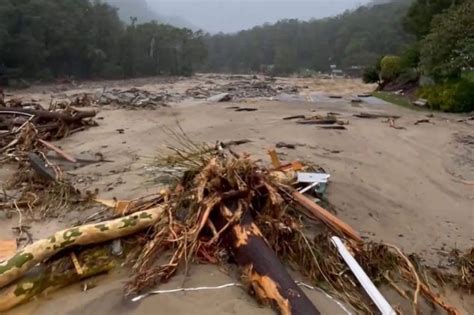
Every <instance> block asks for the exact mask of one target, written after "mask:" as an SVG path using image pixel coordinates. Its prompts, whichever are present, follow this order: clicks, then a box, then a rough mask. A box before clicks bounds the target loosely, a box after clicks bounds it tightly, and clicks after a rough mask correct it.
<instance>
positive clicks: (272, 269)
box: [226, 211, 320, 315]
mask: <svg viewBox="0 0 474 315" xmlns="http://www.w3.org/2000/svg"><path fill="white" fill-rule="evenodd" d="M226 238H227V239H228V243H229V244H230V247H231V252H232V254H233V256H234V258H235V261H236V262H237V264H238V265H239V266H240V267H241V268H242V270H243V276H244V279H245V280H246V281H248V282H249V283H250V285H251V287H252V288H253V290H254V291H255V294H256V296H257V298H258V299H259V300H260V301H262V302H263V303H266V304H272V305H273V306H274V307H275V308H276V309H277V310H278V312H279V313H280V314H282V315H319V314H320V312H319V311H318V310H317V309H316V307H315V306H314V305H313V303H311V301H310V300H309V299H308V297H307V296H306V295H305V294H304V292H303V291H302V290H301V288H300V287H298V285H297V284H296V283H295V281H294V280H293V279H292V278H291V276H290V275H289V274H288V272H287V270H286V268H285V267H284V266H283V264H282V263H281V262H280V260H279V259H278V256H277V255H276V254H275V252H274V251H273V250H272V249H271V248H270V247H269V246H268V243H267V241H266V240H265V239H264V237H263V235H262V233H261V232H260V230H259V228H258V227H257V225H255V223H253V219H252V216H251V214H250V213H249V212H248V211H247V213H246V214H244V215H243V218H242V220H241V222H240V223H239V224H236V225H235V226H234V227H232V229H230V230H229V231H228V232H227V235H226Z"/></svg>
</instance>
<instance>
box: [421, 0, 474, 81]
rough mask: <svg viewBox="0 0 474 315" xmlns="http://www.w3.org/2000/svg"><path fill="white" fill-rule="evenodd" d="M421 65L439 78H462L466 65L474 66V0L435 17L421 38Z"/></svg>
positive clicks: (428, 72)
mask: <svg viewBox="0 0 474 315" xmlns="http://www.w3.org/2000/svg"><path fill="white" fill-rule="evenodd" d="M420 65H421V67H422V69H423V71H424V72H425V73H426V74H429V75H432V76H434V77H435V78H437V79H440V78H459V77H460V76H461V72H462V71H463V69H470V68H474V2H472V1H466V2H464V3H463V4H461V5H459V6H455V7H452V8H451V9H449V10H448V11H446V12H445V13H443V14H440V15H437V16H435V17H434V19H433V23H432V27H431V30H430V32H429V33H428V35H426V37H425V38H424V39H423V40H422V42H421V62H420Z"/></svg>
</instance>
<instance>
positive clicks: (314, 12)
mask: <svg viewBox="0 0 474 315" xmlns="http://www.w3.org/2000/svg"><path fill="white" fill-rule="evenodd" d="M128 1H133V0H128ZM148 2H149V5H150V7H151V8H153V9H154V10H155V11H156V12H157V13H159V14H165V15H170V16H178V17H181V18H183V19H185V20H187V21H189V22H190V23H191V24H192V25H195V26H196V27H198V28H202V29H203V30H205V31H209V32H235V31H240V30H243V29H247V28H251V27H253V26H256V25H261V24H264V23H273V22H277V21H278V20H281V19H301V20H309V19H313V18H314V19H316V18H322V17H328V16H333V15H336V14H339V13H342V12H343V11H344V10H347V9H354V8H356V7H358V6H359V5H362V4H364V3H366V2H368V0H336V1H331V0H312V1H311V0H294V1H293V0H256V1H251V0H244V1H238V0H220V1H218V0H214V1H212V0H204V1H202V0H178V1H171V0H148Z"/></svg>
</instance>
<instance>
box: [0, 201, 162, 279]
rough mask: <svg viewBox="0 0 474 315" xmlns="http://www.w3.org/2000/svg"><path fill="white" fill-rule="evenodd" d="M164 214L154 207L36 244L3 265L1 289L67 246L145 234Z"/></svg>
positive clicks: (68, 230) (0, 277)
mask: <svg viewBox="0 0 474 315" xmlns="http://www.w3.org/2000/svg"><path fill="white" fill-rule="evenodd" d="M163 211H164V207H158V208H153V209H149V210H146V211H142V212H137V213H134V214H131V215H129V216H126V217H123V218H119V219H115V220H110V221H105V222H101V223H95V224H89V225H83V226H78V227H74V228H70V229H67V230H63V231H60V232H57V233H55V234H54V235H52V236H50V237H49V238H47V239H42V240H39V241H36V242H34V243H33V244H31V245H28V246H26V247H25V248H24V249H22V250H20V251H18V252H17V253H16V254H15V255H14V256H13V257H10V258H9V259H7V260H5V261H3V262H1V263H0V288H2V287H4V286H6V285H7V284H10V283H12V282H13V281H15V280H17V279H18V278H20V277H21V276H22V275H24V274H25V273H26V272H27V271H28V270H30V269H31V268H33V267H34V266H35V265H36V264H38V263H41V262H43V261H44V260H45V259H48V258H50V257H51V256H53V255H55V254H57V253H58V252H60V251H62V250H64V249H66V248H68V247H71V246H74V245H89V244H97V243H101V242H106V241H110V240H113V239H116V238H120V237H124V236H128V235H131V234H134V233H137V232H139V231H142V230H144V229H146V228H148V227H150V226H152V225H153V224H154V223H155V221H156V220H157V218H158V217H159V216H160V214H161V213H162V212H163Z"/></svg>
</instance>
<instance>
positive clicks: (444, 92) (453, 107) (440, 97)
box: [419, 79, 474, 112]
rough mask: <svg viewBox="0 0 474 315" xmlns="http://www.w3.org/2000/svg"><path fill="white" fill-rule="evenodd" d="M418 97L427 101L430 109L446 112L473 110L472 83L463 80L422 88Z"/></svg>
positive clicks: (473, 91) (473, 83)
mask: <svg viewBox="0 0 474 315" xmlns="http://www.w3.org/2000/svg"><path fill="white" fill-rule="evenodd" d="M419 95H420V96H421V97H423V98H426V99H427V100H428V103H429V105H430V107H431V108H432V109H436V110H443V111H447V112H470V111H473V110H474V82H471V81H468V80H465V79H461V80H456V81H450V82H445V83H441V84H437V85H433V86H428V87H423V88H421V89H420V91H419Z"/></svg>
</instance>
